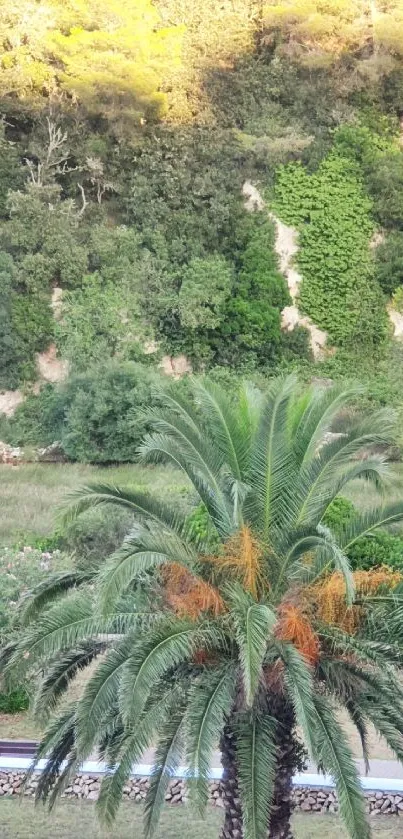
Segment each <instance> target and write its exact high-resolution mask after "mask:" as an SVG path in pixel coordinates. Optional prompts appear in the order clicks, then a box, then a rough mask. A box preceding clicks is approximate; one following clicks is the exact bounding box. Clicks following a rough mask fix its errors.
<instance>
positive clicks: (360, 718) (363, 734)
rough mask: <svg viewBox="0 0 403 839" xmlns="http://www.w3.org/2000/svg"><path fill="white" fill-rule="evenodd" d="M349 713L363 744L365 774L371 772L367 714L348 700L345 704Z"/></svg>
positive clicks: (359, 706) (351, 700)
mask: <svg viewBox="0 0 403 839" xmlns="http://www.w3.org/2000/svg"><path fill="white" fill-rule="evenodd" d="M345 707H346V710H347V713H348V715H349V717H350V719H351V722H352V723H353V725H354V726H355V729H356V731H357V734H358V736H359V738H360V742H361V750H362V757H363V760H364V766H365V772H366V773H367V774H368V772H369V741H368V728H367V723H366V719H365V714H364V713H363V711H362V708H361V705H360V704H359V703H358V702H355V701H354V700H353V699H348V700H347V701H346V703H345Z"/></svg>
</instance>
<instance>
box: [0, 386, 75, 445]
mask: <svg viewBox="0 0 403 839" xmlns="http://www.w3.org/2000/svg"><path fill="white" fill-rule="evenodd" d="M65 410H66V397H65V391H64V388H63V387H57V386H55V385H51V384H46V385H44V387H42V388H41V390H40V391H39V393H38V394H32V393H31V394H28V396H27V397H26V399H25V401H24V402H22V404H21V405H19V406H18V407H17V408H16V410H15V413H14V415H13V416H12V417H10V418H9V419H8V420H7V422H6V423H5V424H4V426H3V428H4V431H3V434H4V437H5V439H6V441H7V442H8V443H12V444H13V445H15V446H48V445H50V444H51V443H53V442H54V441H55V440H60V439H61V437H62V434H63V428H64V422H65Z"/></svg>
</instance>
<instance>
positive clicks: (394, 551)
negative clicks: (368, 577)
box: [324, 496, 403, 572]
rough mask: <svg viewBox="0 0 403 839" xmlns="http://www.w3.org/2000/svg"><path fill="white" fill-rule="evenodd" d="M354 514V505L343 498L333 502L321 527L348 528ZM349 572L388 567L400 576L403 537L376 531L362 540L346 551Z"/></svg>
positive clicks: (402, 557)
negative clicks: (349, 567) (398, 572)
mask: <svg viewBox="0 0 403 839" xmlns="http://www.w3.org/2000/svg"><path fill="white" fill-rule="evenodd" d="M354 513H355V507H354V504H352V502H351V501H349V500H348V499H347V498H343V496H340V497H339V498H336V499H335V500H334V501H333V502H332V504H331V505H330V507H329V509H328V510H327V512H326V515H325V517H324V524H326V525H327V526H328V527H330V528H335V529H336V530H337V529H340V528H343V527H344V526H346V525H348V524H349V522H350V521H351V519H352V518H353V516H354ZM348 558H349V560H350V563H351V567H352V569H353V571H369V570H370V569H371V568H374V567H375V566H377V565H388V566H389V567H390V568H393V569H395V570H397V571H402V572H403V536H402V535H400V534H395V533H387V532H386V531H384V530H377V531H374V533H371V534H369V535H368V536H362V537H361V538H360V539H357V541H356V542H354V544H353V545H352V546H351V547H350V548H349V550H348Z"/></svg>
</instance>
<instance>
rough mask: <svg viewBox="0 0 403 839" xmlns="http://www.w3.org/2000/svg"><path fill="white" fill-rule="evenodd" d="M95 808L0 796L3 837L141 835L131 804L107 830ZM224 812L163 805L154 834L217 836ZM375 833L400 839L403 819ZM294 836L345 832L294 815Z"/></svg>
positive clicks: (161, 838) (329, 820)
mask: <svg viewBox="0 0 403 839" xmlns="http://www.w3.org/2000/svg"><path fill="white" fill-rule="evenodd" d="M94 810H95V808H94V806H93V805H92V804H90V803H89V802H81V803H73V802H69V803H67V802H66V803H63V804H60V805H59V807H58V808H57V809H56V811H54V812H53V813H52V814H51V815H50V816H49V815H48V814H47V813H46V812H44V811H43V809H42V808H34V805H33V804H32V803H31V802H30V801H26V800H24V801H23V802H22V804H21V806H20V805H19V803H18V802H17V801H10V800H9V801H5V800H4V799H2V800H1V801H0V836H1V839H54V837H56V836H57V838H58V839H76V837H77V836H82V835H85V837H86V839H101V838H102V837H112V836H113V837H117V839H133V837H136V839H140V837H141V835H142V831H141V828H142V824H141V810H140V808H139V807H137V806H136V805H133V804H131V805H130V804H129V805H125V806H122V807H121V810H120V813H119V817H118V820H117V822H116V824H115V826H114V827H113V829H112V830H111V831H104V830H101V828H100V827H99V825H98V824H97V822H96V818H95V812H94ZM221 820H222V812H221V811H220V810H215V809H213V808H212V807H211V808H208V809H207V812H206V815H205V817H203V818H200V817H199V818H198V817H197V816H196V815H195V814H194V812H189V810H188V809H187V807H184V806H180V807H166V808H165V811H164V814H163V818H162V821H161V824H160V827H159V829H158V831H157V832H156V834H155V839H177V837H178V836H180V837H187V836H192V839H216V837H217V836H218V835H219V829H220V825H221ZM372 828H373V835H374V839H375V837H376V839H401V836H402V830H403V819H399V818H397V817H394V816H390V817H389V818H377V819H372ZM294 829H295V837H296V839H323V837H325V836H326V839H342V837H344V836H346V834H345V833H344V831H343V829H342V827H341V825H340V822H339V820H338V819H337V818H336V817H332V816H327V817H325V816H316V815H315V816H310V815H298V816H296V817H295V820H294Z"/></svg>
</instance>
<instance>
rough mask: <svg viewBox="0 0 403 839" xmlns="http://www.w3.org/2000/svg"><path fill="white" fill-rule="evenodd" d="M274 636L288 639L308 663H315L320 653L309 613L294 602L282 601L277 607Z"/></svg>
mask: <svg viewBox="0 0 403 839" xmlns="http://www.w3.org/2000/svg"><path fill="white" fill-rule="evenodd" d="M276 636H277V638H279V639H280V640H281V641H289V642H290V643H292V644H294V646H295V647H296V648H297V650H298V651H299V652H300V653H301V655H303V656H304V658H305V659H306V660H307V661H308V662H309V663H310V664H313V665H314V664H317V662H318V660H319V655H320V645H319V638H318V636H317V635H316V632H315V631H314V629H313V628H312V623H311V620H310V617H309V614H308V613H307V612H305V611H304V610H303V609H302V608H301V607H299V606H296V605H295V604H294V603H282V604H280V606H279V609H278V624H277V629H276Z"/></svg>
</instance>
